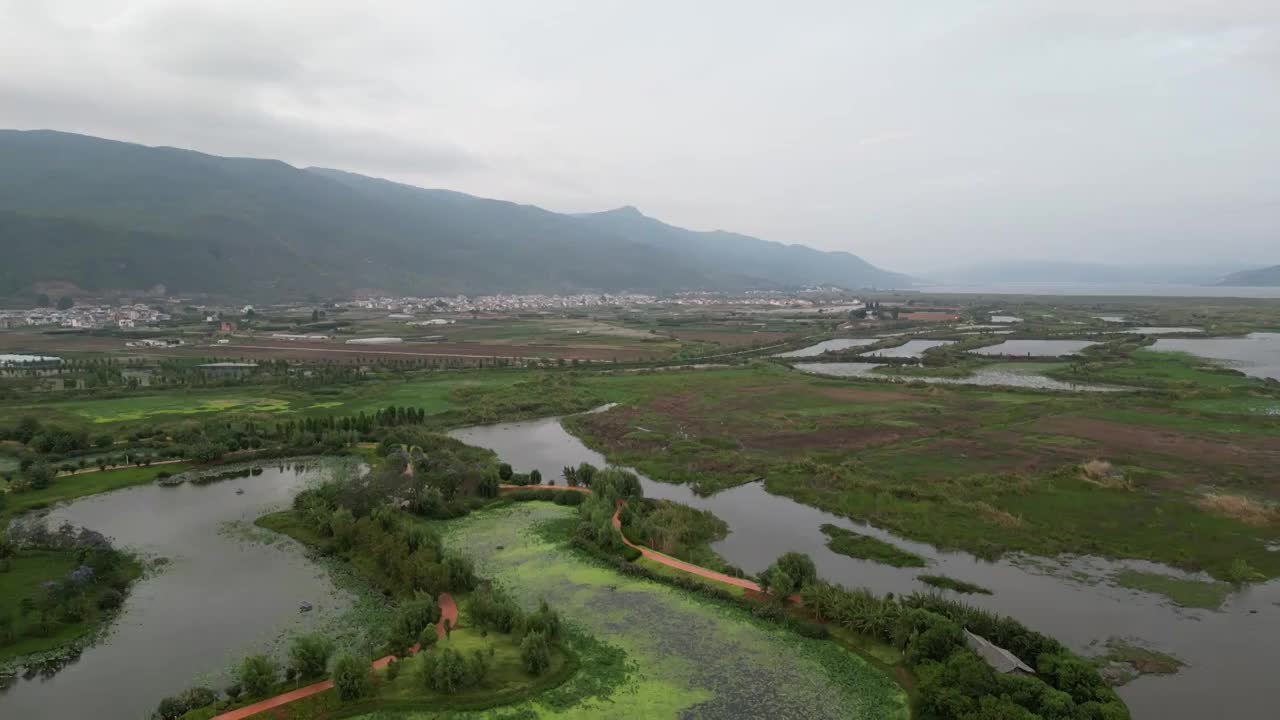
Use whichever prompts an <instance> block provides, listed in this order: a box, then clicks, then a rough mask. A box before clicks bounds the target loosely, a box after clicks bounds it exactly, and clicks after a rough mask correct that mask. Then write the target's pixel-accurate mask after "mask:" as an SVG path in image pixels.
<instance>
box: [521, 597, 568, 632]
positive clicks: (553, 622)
mask: <svg viewBox="0 0 1280 720" xmlns="http://www.w3.org/2000/svg"><path fill="white" fill-rule="evenodd" d="M524 631H525V633H526V634H528V633H531V632H536V633H539V634H541V635H542V636H543V637H544V638H546V639H547V640H549V641H551V642H554V641H556V640H558V639H559V638H560V614H559V613H557V612H556V611H555V610H552V609H551V606H550V605H548V604H547V601H546V600H543V601H542V603H541V604H540V605H539V606H538V610H537V612H534V613H532V614H530V615H529V616H528V617H526V618H525V621H524Z"/></svg>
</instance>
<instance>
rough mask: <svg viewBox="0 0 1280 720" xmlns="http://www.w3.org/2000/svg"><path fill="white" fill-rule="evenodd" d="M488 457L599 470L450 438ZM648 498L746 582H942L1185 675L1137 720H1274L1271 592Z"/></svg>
mask: <svg viewBox="0 0 1280 720" xmlns="http://www.w3.org/2000/svg"><path fill="white" fill-rule="evenodd" d="M450 435H452V436H453V437H455V438H458V439H459V440H462V441H463V442H466V443H469V444H471V445H477V446H480V447H486V448H489V449H491V450H494V451H495V452H497V453H498V455H499V456H500V457H501V458H502V460H503V461H505V462H509V463H511V464H512V465H513V466H514V468H515V469H516V471H518V472H528V471H530V470H533V469H537V470H539V471H541V472H542V474H543V477H548V478H558V477H559V476H560V470H561V468H563V467H565V466H566V465H577V464H579V463H582V462H589V463H593V464H595V465H597V466H604V465H605V464H606V463H605V459H604V457H603V456H602V455H600V453H597V452H595V451H594V450H591V449H590V448H588V447H586V446H585V445H583V444H582V443H581V442H580V441H579V440H578V439H577V438H575V437H573V436H572V435H570V434H569V433H568V432H566V431H565V430H564V429H563V428H562V427H561V426H560V422H559V419H558V418H546V419H543V420H535V421H530V422H520V423H505V424H501V425H491V426H486V427H473V428H465V429H461V430H456V431H453V432H451V433H450ZM641 482H642V484H643V486H644V493H645V495H646V496H647V497H653V498H665V499H670V500H674V501H677V502H681V503H684V504H687V505H690V506H692V507H696V508H702V509H706V510H710V511H711V512H713V513H715V514H716V515H717V516H719V517H720V518H721V519H723V520H724V521H725V522H726V523H727V524H728V525H729V528H730V533H729V536H728V537H727V538H725V539H724V540H722V541H720V542H718V543H716V544H715V545H714V548H715V550H716V551H717V552H719V553H720V554H721V555H722V556H723V557H724V558H725V559H726V560H728V561H729V562H730V563H733V564H734V565H737V566H739V567H741V568H742V569H743V570H746V571H747V572H751V573H756V572H760V571H762V570H764V569H765V567H767V566H768V564H769V563H770V562H772V561H773V560H774V559H775V558H777V556H778V555H780V554H782V553H784V552H787V551H789V550H795V551H799V552H803V553H807V554H809V555H810V556H811V557H812V558H813V559H814V562H815V564H816V565H817V567H818V571H819V574H821V575H822V576H823V577H826V578H828V579H831V580H835V581H838V582H841V583H844V584H846V585H849V586H865V587H868V588H871V589H872V590H874V591H876V592H879V593H884V592H895V593H904V592H906V593H909V592H912V591H916V590H923V589H926V588H925V586H924V585H922V584H921V583H920V582H919V581H917V580H916V579H915V578H916V575H917V574H918V573H920V572H929V573H941V574H944V575H950V576H952V577H956V578H960V579H963V580H969V581H972V582H976V583H978V584H980V585H983V586H986V587H987V588H990V589H991V590H993V591H994V592H995V594H994V595H992V596H965V600H966V602H969V603H971V604H973V605H978V606H981V607H984V608H987V609H989V610H993V611H996V612H1000V613H1004V614H1008V615H1011V616H1013V617H1015V618H1017V619H1019V620H1021V621H1022V622H1024V623H1026V624H1027V625H1028V626H1030V627H1032V628H1034V629H1036V630H1039V631H1041V632H1045V633H1049V634H1051V635H1053V636H1054V637H1057V638H1058V639H1060V640H1061V641H1063V642H1065V643H1067V644H1069V645H1071V646H1072V647H1073V648H1075V649H1076V650H1079V651H1086V650H1088V649H1089V647H1090V646H1091V644H1093V643H1097V642H1103V641H1105V640H1106V639H1107V638H1109V637H1113V636H1114V637H1129V638H1138V639H1140V640H1142V641H1144V642H1146V643H1148V644H1150V645H1152V646H1154V647H1156V648H1158V649H1161V650H1164V651H1166V652H1171V653H1173V654H1175V655H1177V656H1178V657H1181V658H1182V659H1183V660H1185V661H1187V662H1188V664H1189V666H1188V667H1186V668H1184V669H1183V670H1182V671H1181V672H1180V673H1179V674H1177V675H1173V676H1168V677H1154V676H1148V677H1143V678H1139V679H1138V680H1135V681H1134V682H1132V683H1130V684H1128V685H1126V686H1124V687H1122V688H1120V694H1121V696H1122V697H1123V698H1124V700H1125V702H1126V703H1128V704H1129V707H1130V709H1131V710H1132V711H1133V717H1134V718H1136V719H1138V720H1202V719H1203V718H1206V717H1226V718H1264V717H1274V716H1275V713H1274V702H1273V697H1272V695H1273V693H1274V687H1275V667H1277V665H1280V643H1275V642H1270V641H1268V640H1265V638H1274V637H1280V581H1272V582H1270V583H1267V584H1265V585H1259V586H1253V587H1251V588H1249V589H1248V590H1246V591H1244V592H1241V593H1237V594H1236V595H1234V596H1233V597H1232V599H1231V600H1229V601H1228V604H1227V605H1226V606H1224V608H1223V610H1222V611H1218V612H1214V611H1207V610H1185V609H1178V608H1174V607H1171V606H1170V605H1168V604H1166V603H1165V602H1164V601H1163V599H1162V598H1160V597H1158V596H1154V595H1150V594H1147V593H1140V592H1134V591H1129V590H1125V589H1122V588H1118V587H1115V586H1113V585H1111V584H1109V583H1107V582H1106V578H1108V577H1110V576H1111V575H1112V574H1113V573H1115V572H1118V571H1119V570H1121V569H1125V568H1134V569H1142V570H1151V571H1159V572H1165V573H1169V574H1173V575H1182V573H1179V572H1177V571H1175V570H1172V569H1170V568H1165V567H1162V566H1158V565H1155V564H1153V563H1147V562H1141V561H1129V562H1115V561H1109V560H1104V559H1100V558H1087V557H1086V558H1074V559H1070V560H1067V561H1064V562H1062V563H1060V564H1059V563H1057V562H1055V561H1052V560H1039V559H1031V558H1020V557H1014V558H1010V559H1005V560H1000V561H997V562H987V561H984V560H979V559H977V558H975V557H974V556H972V555H969V554H968V553H959V552H955V553H952V552H941V551H938V550H936V549H934V548H933V547H932V546H930V545H926V544H924V543H917V542H913V541H910V540H904V539H902V538H898V537H896V536H894V535H892V534H891V533H888V532H885V531H882V530H879V529H877V528H874V527H871V526H868V525H863V524H861V523H856V522H853V521H851V520H848V519H846V518H842V517H839V516H836V515H832V514H830V513H827V512H823V511H821V510H818V509H816V508H812V507H809V506H807V505H802V504H800V503H797V502H795V501H793V500H790V499H788V498H785V497H782V496H779V495H772V494H770V493H769V492H767V491H766V490H765V487H764V485H763V484H762V483H750V484H747V485H741V486H738V487H736V488H732V489H729V490H725V491H723V492H720V493H717V494H715V495H712V496H710V497H705V498H704V497H698V496H697V495H695V494H694V493H693V492H692V491H691V490H690V489H689V488H688V487H687V486H684V485H670V484H666V483H660V482H656V481H654V480H651V479H649V478H646V477H643V476H642V477H641ZM823 523H832V524H834V525H838V526H840V527H844V528H848V529H851V530H856V531H858V532H863V533H866V534H869V535H873V536H875V537H878V538H880V539H882V540H886V541H889V542H892V543H894V544H896V545H898V546H900V547H903V548H905V549H907V550H910V551H911V552H914V553H916V554H918V555H921V556H923V557H925V558H927V559H928V561H929V567H928V568H927V569H923V570H921V569H916V570H913V569H900V568H894V567H890V566H887V565H880V564H878V563H873V562H868V561H863V560H857V559H854V558H850V557H846V556H844V555H839V554H837V553H834V552H832V551H831V550H829V549H828V548H827V547H826V536H824V535H823V534H822V532H821V530H820V529H819V527H820V526H821V525H822V524H823Z"/></svg>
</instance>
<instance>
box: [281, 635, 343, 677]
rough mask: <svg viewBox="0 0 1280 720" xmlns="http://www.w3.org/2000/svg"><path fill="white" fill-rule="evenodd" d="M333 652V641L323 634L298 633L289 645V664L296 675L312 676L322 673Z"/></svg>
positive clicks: (318, 675)
mask: <svg viewBox="0 0 1280 720" xmlns="http://www.w3.org/2000/svg"><path fill="white" fill-rule="evenodd" d="M332 654H333V641H332V640H329V639H328V638H326V637H324V636H323V635H314V634H313V635H300V636H298V637H296V638H294V639H293V644H292V645H290V646H289V664H290V666H291V667H292V668H293V669H294V670H296V671H297V673H298V677H302V678H313V677H320V676H321V675H324V671H325V669H326V668H327V667H328V665H329V656H330V655H332Z"/></svg>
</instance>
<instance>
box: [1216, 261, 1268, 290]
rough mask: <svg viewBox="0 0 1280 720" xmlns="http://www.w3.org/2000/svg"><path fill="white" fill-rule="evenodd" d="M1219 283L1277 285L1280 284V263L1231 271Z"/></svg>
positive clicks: (1242, 285)
mask: <svg viewBox="0 0 1280 720" xmlns="http://www.w3.org/2000/svg"><path fill="white" fill-rule="evenodd" d="M1218 284H1219V285H1226V286H1231V287H1277V286H1280V265H1272V266H1271V267H1265V268H1257V269H1255V270H1241V271H1240V272H1235V273H1231V274H1230V275H1228V276H1226V277H1224V278H1222V280H1221V281H1220V282H1219V283H1218Z"/></svg>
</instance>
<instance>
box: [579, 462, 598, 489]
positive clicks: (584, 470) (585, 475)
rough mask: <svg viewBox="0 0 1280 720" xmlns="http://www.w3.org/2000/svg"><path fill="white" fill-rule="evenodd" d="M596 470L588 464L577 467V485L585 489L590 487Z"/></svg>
mask: <svg viewBox="0 0 1280 720" xmlns="http://www.w3.org/2000/svg"><path fill="white" fill-rule="evenodd" d="M596 470H597V469H596V466H595V465H592V464H591V463H589V462H584V463H581V464H580V465H578V472H577V476H578V483H579V484H581V485H582V487H585V488H589V487H591V480H592V478H594V477H595V476H596Z"/></svg>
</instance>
